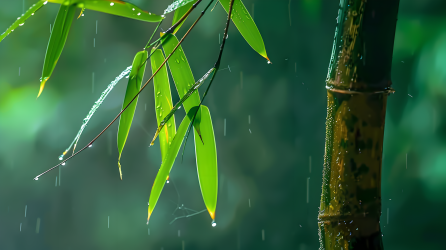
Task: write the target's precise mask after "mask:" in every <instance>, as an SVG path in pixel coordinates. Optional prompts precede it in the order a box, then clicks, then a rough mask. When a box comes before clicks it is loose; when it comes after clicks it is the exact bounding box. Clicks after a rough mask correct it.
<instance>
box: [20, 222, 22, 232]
mask: <svg viewBox="0 0 446 250" xmlns="http://www.w3.org/2000/svg"><path fill="white" fill-rule="evenodd" d="M20 232H22V223H20Z"/></svg>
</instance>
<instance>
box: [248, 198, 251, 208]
mask: <svg viewBox="0 0 446 250" xmlns="http://www.w3.org/2000/svg"><path fill="white" fill-rule="evenodd" d="M248 205H249V207H251V199H248Z"/></svg>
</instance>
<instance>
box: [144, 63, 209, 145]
mask: <svg viewBox="0 0 446 250" xmlns="http://www.w3.org/2000/svg"><path fill="white" fill-rule="evenodd" d="M211 73H214V74H215V68H211V69H210V70H209V71H208V72H206V74H205V75H204V76H203V77H202V78H200V80H198V81H197V82H196V83H195V84H194V85H192V86H191V88H190V89H189V90H188V91H187V92H186V94H185V95H184V96H183V97H182V98H181V99H180V100H179V101H178V102H177V103H176V104H175V106H173V108H172V109H171V110H170V112H169V113H168V114H167V115H166V116H165V117H164V119H163V120H162V121H161V122H160V123H159V124H158V128H157V129H156V133H155V136H154V137H153V139H152V142H151V143H150V145H153V143H154V142H155V139H156V137H157V136H158V134H159V133H160V132H161V129H162V128H163V127H164V125H165V124H166V123H167V122H168V121H169V119H170V118H171V117H172V116H173V115H174V114H175V112H176V111H177V110H178V109H179V108H180V106H181V105H182V104H183V103H184V102H185V101H186V100H187V99H188V98H189V97H190V96H191V95H192V94H193V93H195V91H198V88H199V87H200V86H201V85H202V84H203V83H204V81H205V80H206V79H207V78H208V77H209V76H210V74H211ZM195 107H197V108H198V106H195ZM195 107H192V108H191V109H190V110H192V109H194V108H195ZM195 110H197V109H196V108H195ZM189 113H190V112H188V114H189ZM193 114H195V111H194V112H193ZM189 118H190V119H192V118H193V115H192V117H189ZM194 126H195V128H196V129H197V130H198V132H200V131H199V128H200V123H199V122H198V123H195V122H194Z"/></svg>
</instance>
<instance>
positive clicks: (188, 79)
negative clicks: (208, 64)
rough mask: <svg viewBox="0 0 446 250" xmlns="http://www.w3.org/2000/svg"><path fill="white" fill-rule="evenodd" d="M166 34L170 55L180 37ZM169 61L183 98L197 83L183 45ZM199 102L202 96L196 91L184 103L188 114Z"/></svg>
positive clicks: (165, 45) (166, 46) (164, 45)
mask: <svg viewBox="0 0 446 250" xmlns="http://www.w3.org/2000/svg"><path fill="white" fill-rule="evenodd" d="M166 36H168V37H166V40H165V41H164V43H163V49H164V53H165V54H166V55H170V54H171V53H172V51H173V50H174V48H175V47H176V46H177V45H178V39H177V38H176V36H174V35H172V34H166ZM167 63H168V64H169V69H170V73H171V74H172V78H173V81H174V82H175V86H176V88H177V91H178V95H179V96H180V98H182V97H183V96H184V95H185V94H186V93H187V91H188V90H189V89H190V88H191V87H192V85H193V84H194V83H195V80H194V76H193V75H192V70H191V69H190V66H189V63H188V61H187V58H186V55H185V54H184V51H183V49H182V47H181V45H180V46H179V47H178V49H177V50H176V51H175V52H174V53H173V54H172V56H171V57H170V58H169V60H167ZM199 104H200V97H199V95H198V92H194V93H193V94H192V95H191V96H190V97H189V98H188V99H187V100H186V101H185V102H184V104H183V106H184V109H185V110H186V114H187V113H188V112H189V109H191V108H192V107H194V106H198V105H199Z"/></svg>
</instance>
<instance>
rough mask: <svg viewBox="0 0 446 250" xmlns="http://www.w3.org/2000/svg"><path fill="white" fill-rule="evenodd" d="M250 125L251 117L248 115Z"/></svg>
mask: <svg viewBox="0 0 446 250" xmlns="http://www.w3.org/2000/svg"><path fill="white" fill-rule="evenodd" d="M248 124H251V115H248Z"/></svg>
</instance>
